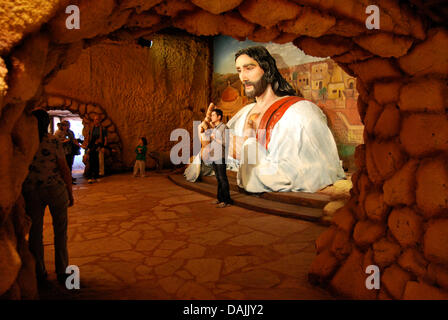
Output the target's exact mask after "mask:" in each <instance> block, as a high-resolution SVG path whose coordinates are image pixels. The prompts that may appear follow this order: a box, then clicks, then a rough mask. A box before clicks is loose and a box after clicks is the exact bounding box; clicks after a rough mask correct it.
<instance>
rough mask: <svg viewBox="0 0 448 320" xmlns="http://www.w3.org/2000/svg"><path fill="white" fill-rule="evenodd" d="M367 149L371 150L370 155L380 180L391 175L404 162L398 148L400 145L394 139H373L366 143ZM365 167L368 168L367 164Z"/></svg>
mask: <svg viewBox="0 0 448 320" xmlns="http://www.w3.org/2000/svg"><path fill="white" fill-rule="evenodd" d="M367 149H368V150H369V149H370V151H371V154H370V156H371V157H372V160H373V163H374V165H375V167H376V169H377V171H378V175H379V176H380V178H381V180H384V179H388V178H389V177H391V176H392V175H393V174H394V173H395V172H396V171H397V170H399V169H400V168H401V167H402V166H403V164H404V161H405V158H404V154H403V152H402V151H401V149H400V145H399V144H397V143H396V142H394V141H387V142H376V141H375V142H372V143H370V145H367ZM366 160H367V159H366ZM367 169H369V166H367ZM369 177H370V171H369Z"/></svg>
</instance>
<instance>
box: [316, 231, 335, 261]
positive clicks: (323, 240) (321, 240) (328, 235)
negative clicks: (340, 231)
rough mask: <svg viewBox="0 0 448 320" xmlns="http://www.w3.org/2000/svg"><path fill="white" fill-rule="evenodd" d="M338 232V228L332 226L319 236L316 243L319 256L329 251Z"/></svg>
mask: <svg viewBox="0 0 448 320" xmlns="http://www.w3.org/2000/svg"><path fill="white" fill-rule="evenodd" d="M336 231H337V229H336V227H335V226H331V227H330V228H328V229H327V230H325V231H324V232H323V233H321V234H320V235H319V237H318V238H317V239H316V241H315V246H316V251H317V253H318V254H319V253H321V252H322V251H324V250H325V249H327V248H328V247H329V246H330V245H331V244H332V243H333V239H334V235H335V234H336Z"/></svg>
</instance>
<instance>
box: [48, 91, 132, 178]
mask: <svg viewBox="0 0 448 320" xmlns="http://www.w3.org/2000/svg"><path fill="white" fill-rule="evenodd" d="M39 106H40V107H41V108H44V109H46V110H69V111H70V112H72V113H73V114H78V115H79V116H80V117H81V119H82V124H83V126H84V128H83V130H82V134H83V136H84V137H87V136H88V134H89V128H90V126H91V124H92V121H93V116H95V115H98V116H99V117H100V119H101V125H102V126H103V127H104V128H106V130H107V139H108V145H109V146H108V148H106V151H105V155H104V167H105V168H104V170H105V172H104V173H105V174H108V173H112V172H119V171H121V170H122V168H123V164H122V162H123V161H122V157H121V155H122V144H121V139H120V136H119V134H118V132H117V128H116V126H115V124H114V123H113V122H112V120H111V119H110V118H109V117H108V115H107V113H106V111H105V110H104V109H103V108H102V107H101V106H99V105H96V104H91V103H83V102H80V101H78V100H76V99H71V98H67V97H61V96H54V95H52V96H46V97H43V98H42V100H41V103H40V104H39ZM85 165H86V170H88V163H85Z"/></svg>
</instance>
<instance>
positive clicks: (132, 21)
mask: <svg viewBox="0 0 448 320" xmlns="http://www.w3.org/2000/svg"><path fill="white" fill-rule="evenodd" d="M161 20H162V19H161V17H160V16H159V15H157V14H154V13H146V12H144V13H141V14H133V15H131V17H130V18H129V19H128V21H127V22H126V26H127V27H131V28H132V27H139V28H150V27H152V26H154V25H156V24H158V23H159V22H160V21H161Z"/></svg>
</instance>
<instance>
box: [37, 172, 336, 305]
mask: <svg viewBox="0 0 448 320" xmlns="http://www.w3.org/2000/svg"><path fill="white" fill-rule="evenodd" d="M78 176H79V175H78ZM78 180H79V183H78V184H77V185H76V186H74V197H75V205H74V206H73V207H71V208H69V229H68V241H69V242H68V243H69V244H68V248H69V255H70V264H74V265H77V266H78V267H79V269H80V279H81V289H80V290H70V291H69V290H66V289H65V288H64V289H63V288H62V287H60V286H57V285H56V282H55V280H54V279H55V275H54V257H53V255H54V248H53V241H52V238H53V231H52V228H51V217H50V215H49V212H47V214H46V216H45V226H44V244H45V258H46V264H47V269H48V271H49V274H50V280H51V281H52V283H54V285H53V287H52V288H51V289H46V290H42V291H41V292H40V294H41V298H42V299H204V300H208V299H224V300H226V299H236V300H239V299H287V300H290V299H332V297H331V296H330V295H329V294H328V293H327V292H325V291H323V290H322V289H320V288H316V287H313V286H311V285H310V284H309V283H308V281H307V271H308V269H309V266H310V264H311V262H312V260H313V258H314V256H315V252H314V240H315V239H316V237H317V236H318V235H319V234H320V233H322V232H323V231H324V230H325V227H323V226H319V225H316V224H314V223H310V222H306V221H301V220H297V219H290V218H283V217H278V216H274V215H268V214H263V213H259V212H255V211H250V210H246V209H243V208H239V207H236V206H232V207H227V208H223V209H218V208H216V207H215V205H212V204H211V201H213V198H211V197H207V196H204V195H201V194H198V193H195V192H193V191H189V190H186V189H183V188H181V187H179V186H176V185H175V184H173V183H172V182H171V181H170V180H168V178H167V176H166V174H163V173H162V174H156V173H149V174H148V177H146V178H133V177H132V175H131V174H119V175H113V176H108V177H105V178H102V179H101V181H100V182H99V183H97V184H92V185H89V184H87V183H86V181H85V180H84V179H83V178H78Z"/></svg>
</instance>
